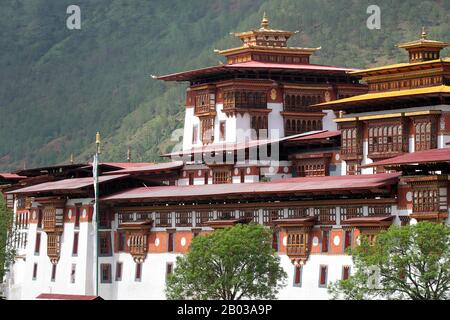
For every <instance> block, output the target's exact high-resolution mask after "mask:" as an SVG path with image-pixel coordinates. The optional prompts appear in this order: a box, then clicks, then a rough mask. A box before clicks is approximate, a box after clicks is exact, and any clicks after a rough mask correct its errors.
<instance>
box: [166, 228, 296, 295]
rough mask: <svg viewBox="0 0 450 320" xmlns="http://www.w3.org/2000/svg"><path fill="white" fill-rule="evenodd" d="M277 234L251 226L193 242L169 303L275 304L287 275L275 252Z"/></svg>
mask: <svg viewBox="0 0 450 320" xmlns="http://www.w3.org/2000/svg"><path fill="white" fill-rule="evenodd" d="M271 240H272V233H271V232H270V230H268V229H266V228H265V227H263V226H261V225H258V224H255V223H251V224H248V225H242V224H238V225H236V226H234V227H231V228H225V229H221V230H216V231H214V232H212V233H211V234H209V235H205V236H198V237H196V238H194V239H193V241H192V243H191V245H190V247H189V252H188V253H187V254H185V255H183V256H181V257H178V258H177V262H176V268H175V270H174V273H173V274H172V275H170V276H169V278H168V281H167V287H166V295H167V298H168V299H193V300H207V299H214V300H240V299H246V298H247V299H275V298H276V295H277V293H278V292H279V290H280V289H281V288H282V287H283V286H285V283H284V282H285V280H286V277H287V275H286V273H285V272H284V270H283V269H282V267H281V266H280V261H279V257H278V256H277V255H276V253H275V251H274V250H273V249H272V244H271Z"/></svg>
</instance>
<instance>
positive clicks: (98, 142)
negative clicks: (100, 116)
mask: <svg viewBox="0 0 450 320" xmlns="http://www.w3.org/2000/svg"><path fill="white" fill-rule="evenodd" d="M100 142H101V137H100V132H98V131H97V134H96V135H95V144H96V145H97V153H100Z"/></svg>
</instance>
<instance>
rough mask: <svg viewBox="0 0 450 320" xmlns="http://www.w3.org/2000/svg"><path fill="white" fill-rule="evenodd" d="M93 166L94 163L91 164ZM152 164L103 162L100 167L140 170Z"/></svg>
mask: <svg viewBox="0 0 450 320" xmlns="http://www.w3.org/2000/svg"><path fill="white" fill-rule="evenodd" d="M89 164H90V165H92V163H89ZM152 164H153V163H150V162H102V163H100V165H104V166H109V167H114V168H119V169H130V168H140V167H145V166H149V165H152Z"/></svg>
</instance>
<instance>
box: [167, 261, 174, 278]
mask: <svg viewBox="0 0 450 320" xmlns="http://www.w3.org/2000/svg"><path fill="white" fill-rule="evenodd" d="M172 273H173V262H166V281H167V278H168V277H169V276H170V275H171V274H172Z"/></svg>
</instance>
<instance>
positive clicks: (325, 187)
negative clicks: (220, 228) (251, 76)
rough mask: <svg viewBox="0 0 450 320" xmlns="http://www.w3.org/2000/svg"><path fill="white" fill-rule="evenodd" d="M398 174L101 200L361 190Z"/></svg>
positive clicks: (170, 189) (174, 189) (153, 191)
mask: <svg viewBox="0 0 450 320" xmlns="http://www.w3.org/2000/svg"><path fill="white" fill-rule="evenodd" d="M399 176H400V173H385V174H374V175H360V176H328V177H310V178H292V179H281V180H276V181H272V182H260V183H239V184H213V185H196V186H195V185H194V186H162V187H141V188H135V189H131V190H126V191H123V192H119V193H117V194H114V195H111V196H107V197H104V198H103V199H102V200H103V201H121V200H133V199H134V200H137V199H141V200H144V199H147V200H152V199H153V200H161V199H167V200H169V199H174V198H183V199H192V198H194V199H196V198H198V197H212V198H214V197H216V198H217V197H223V196H233V195H234V196H241V195H245V194H247V195H248V194H251V195H255V196H260V195H268V194H277V195H278V194H295V193H312V192H322V193H327V192H330V191H339V190H341V191H348V190H358V189H360V190H364V189H374V188H380V187H385V186H388V185H392V184H395V183H397V181H398V177H399Z"/></svg>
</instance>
